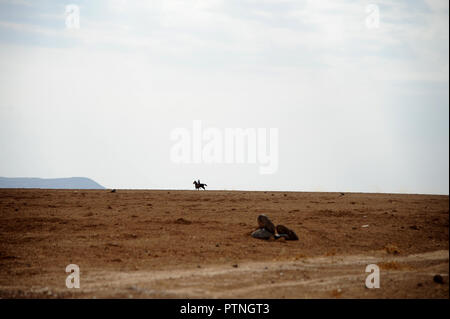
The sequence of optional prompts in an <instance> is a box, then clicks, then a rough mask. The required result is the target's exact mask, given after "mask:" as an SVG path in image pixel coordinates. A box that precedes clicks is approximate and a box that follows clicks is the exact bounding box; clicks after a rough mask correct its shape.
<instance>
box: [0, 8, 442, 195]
mask: <svg viewBox="0 0 450 319" xmlns="http://www.w3.org/2000/svg"><path fill="white" fill-rule="evenodd" d="M69 4H76V5H78V6H79V9H80V19H79V22H80V28H79V29H73V28H67V26H66V18H67V15H66V13H65V10H66V5H69ZM369 4H375V5H377V8H378V9H379V18H380V20H379V27H378V28H375V27H373V25H369V24H368V23H367V22H368V20H367V19H368V17H369V16H370V17H371V18H372V17H373V15H372V14H373V11H370V12H366V9H367V8H368V5H369ZM371 21H373V20H371ZM448 27H449V2H448V1H447V0H442V1H435V0H426V1H410V0H405V1H386V0H383V1H370V2H369V1H339V0H338V1H337V0H329V1H325V0H320V1H317V0H312V1H301V0H292V1H291V0H192V1H189V0H186V1H181V0H180V1H175V0H155V1H152V0H149V1H126V0H121V1H67V3H65V2H64V1H37V0H33V1H31V0H30V1H27V0H9V1H8V0H7V1H3V0H0V176H6V177H48V178H55V177H70V176H85V177H90V178H92V179H94V180H96V181H97V182H99V183H100V184H102V185H104V186H105V187H110V188H173V189H191V188H192V187H193V185H192V181H193V180H194V179H198V178H200V179H201V180H202V181H204V182H206V183H207V184H208V185H209V188H210V189H249V190H298V191H361V192H402V193H439V194H448V193H449V177H448V174H449V89H448V86H449V73H448V71H449V58H448V54H449V36H448ZM194 120H199V121H201V123H202V125H203V127H205V128H208V127H210V128H215V129H217V130H221V131H224V130H225V128H243V129H245V128H277V129H278V132H279V137H278V141H279V153H278V162H279V163H278V170H277V171H276V172H275V173H273V174H266V175H261V174H260V173H259V170H258V167H259V166H258V165H257V164H238V163H234V164H205V163H199V164H177V163H174V162H172V161H171V157H170V152H171V148H172V147H173V144H174V142H173V141H172V140H171V139H170V137H171V132H173V131H174V130H175V129H176V128H186V129H187V130H192V129H193V123H194V122H193V121H194Z"/></svg>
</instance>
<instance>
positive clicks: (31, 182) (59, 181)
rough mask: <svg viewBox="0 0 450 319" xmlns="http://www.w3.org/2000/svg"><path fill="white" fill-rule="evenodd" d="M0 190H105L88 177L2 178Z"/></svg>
mask: <svg viewBox="0 0 450 319" xmlns="http://www.w3.org/2000/svg"><path fill="white" fill-rule="evenodd" d="M0 188H59V189H105V188H104V187H103V186H102V185H100V184H98V183H97V182H95V181H93V180H92V179H89V178H86V177H68V178H29V177H17V178H16V177H12V178H9V177H0Z"/></svg>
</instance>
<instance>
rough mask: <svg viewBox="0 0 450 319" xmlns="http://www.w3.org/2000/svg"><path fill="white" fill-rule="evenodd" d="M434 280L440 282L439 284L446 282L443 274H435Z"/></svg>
mask: <svg viewBox="0 0 450 319" xmlns="http://www.w3.org/2000/svg"><path fill="white" fill-rule="evenodd" d="M433 281H434V282H435V283H438V284H443V283H444V278H442V276H441V275H435V276H434V277H433Z"/></svg>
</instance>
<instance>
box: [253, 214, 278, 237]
mask: <svg viewBox="0 0 450 319" xmlns="http://www.w3.org/2000/svg"><path fill="white" fill-rule="evenodd" d="M257 220H258V225H259V228H265V229H266V230H267V231H268V232H270V233H272V234H275V225H274V224H273V223H272V222H271V221H270V219H269V218H268V217H267V216H266V215H264V214H262V215H259V216H258V219H257Z"/></svg>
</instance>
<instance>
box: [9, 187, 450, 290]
mask: <svg viewBox="0 0 450 319" xmlns="http://www.w3.org/2000/svg"><path fill="white" fill-rule="evenodd" d="M262 213H264V214H266V215H267V216H269V217H270V219H271V220H272V221H273V222H274V224H275V225H278V224H283V225H285V226H288V227H289V228H291V229H293V230H294V231H295V232H296V233H297V235H298V237H299V241H286V240H269V241H264V240H259V239H255V238H252V237H251V236H250V234H251V233H252V231H254V230H255V229H256V228H257V221H256V219H257V216H258V215H259V214H262ZM448 220H449V197H448V196H431V195H397V194H358V193H345V194H344V193H302V192H295V193H294V192H245V191H167V190H166V191H162V190H161V191H136V190H117V191H116V192H111V191H110V190H92V191H91V190H36V189H34V190H33V189H15V190H13V189H0V297H1V298H105V297H108V298H110V297H111V298H449V284H448V269H449V268H448V267H449V264H448V259H449V249H448V243H449V241H448V240H449V237H448V231H449V226H448ZM69 264H77V265H78V266H79V267H80V270H81V276H80V282H81V288H80V289H68V288H67V287H66V284H65V282H66V277H67V275H68V274H67V273H66V272H65V269H66V266H67V265H69ZM368 264H376V265H378V267H379V269H380V288H379V289H367V288H366V287H365V279H366V277H367V275H368V273H366V272H365V268H366V266H367V265H368ZM436 275H438V276H436Z"/></svg>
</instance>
